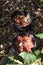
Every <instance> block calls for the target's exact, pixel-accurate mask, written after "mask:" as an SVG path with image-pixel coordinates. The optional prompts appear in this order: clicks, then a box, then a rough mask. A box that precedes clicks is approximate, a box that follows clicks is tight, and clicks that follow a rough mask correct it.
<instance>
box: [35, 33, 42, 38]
mask: <svg viewBox="0 0 43 65" xmlns="http://www.w3.org/2000/svg"><path fill="white" fill-rule="evenodd" d="M35 36H36V37H39V38H43V33H40V34H36V35H35Z"/></svg>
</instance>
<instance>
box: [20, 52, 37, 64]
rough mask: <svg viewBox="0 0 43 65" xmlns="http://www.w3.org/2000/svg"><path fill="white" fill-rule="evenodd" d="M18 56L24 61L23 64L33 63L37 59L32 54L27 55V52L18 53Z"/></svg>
mask: <svg viewBox="0 0 43 65" xmlns="http://www.w3.org/2000/svg"><path fill="white" fill-rule="evenodd" d="M20 56H21V57H22V58H23V59H24V63H25V64H26V63H27V64H30V63H32V62H34V61H35V60H36V59H37V57H36V56H35V55H34V54H32V53H27V52H22V53H20Z"/></svg>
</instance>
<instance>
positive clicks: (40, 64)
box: [30, 58, 42, 65]
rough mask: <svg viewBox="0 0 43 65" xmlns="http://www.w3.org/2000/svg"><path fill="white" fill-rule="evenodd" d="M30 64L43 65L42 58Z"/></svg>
mask: <svg viewBox="0 0 43 65" xmlns="http://www.w3.org/2000/svg"><path fill="white" fill-rule="evenodd" d="M30 65H42V63H41V58H39V59H37V60H36V61H35V62H33V63H31V64H30Z"/></svg>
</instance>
